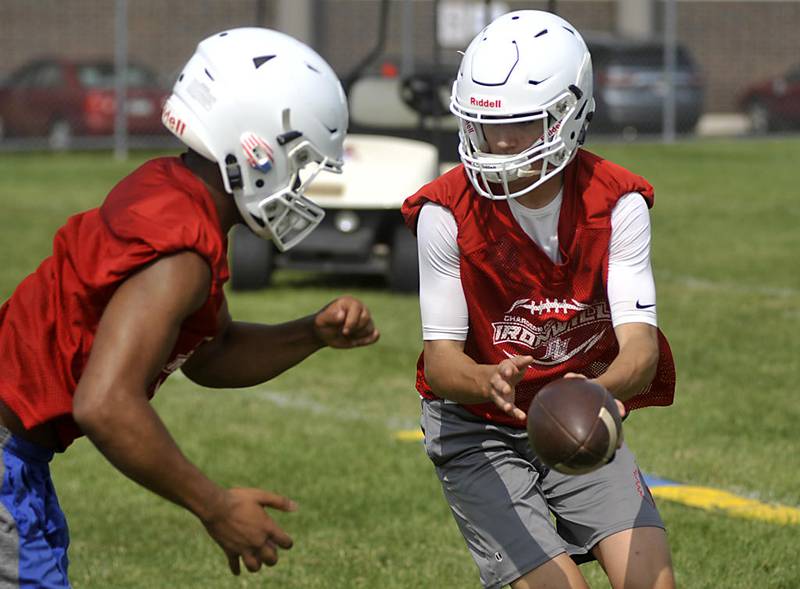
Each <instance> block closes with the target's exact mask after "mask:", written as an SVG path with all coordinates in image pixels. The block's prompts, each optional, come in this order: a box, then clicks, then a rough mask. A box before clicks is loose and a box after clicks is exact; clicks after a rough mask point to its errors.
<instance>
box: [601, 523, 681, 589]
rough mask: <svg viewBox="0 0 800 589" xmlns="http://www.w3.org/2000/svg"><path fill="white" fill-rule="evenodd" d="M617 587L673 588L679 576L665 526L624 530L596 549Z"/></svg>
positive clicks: (604, 540)
mask: <svg viewBox="0 0 800 589" xmlns="http://www.w3.org/2000/svg"><path fill="white" fill-rule="evenodd" d="M592 553H593V554H594V555H595V557H596V558H597V560H598V561H599V562H600V564H601V565H602V567H603V569H604V570H605V571H606V575H608V580H609V581H610V582H611V586H612V587H614V589H623V588H624V589H636V588H639V587H641V588H642V589H645V588H646V589H673V588H674V587H675V577H674V574H673V571H672V559H671V558H670V553H669V544H668V542H667V534H666V532H665V531H664V530H663V529H661V528H654V527H643V528H633V529H631V530H624V531H622V532H618V533H616V534H613V535H612V536H609V537H608V538H604V539H603V540H601V541H600V543H599V544H598V545H597V546H595V548H594V549H593V550H592Z"/></svg>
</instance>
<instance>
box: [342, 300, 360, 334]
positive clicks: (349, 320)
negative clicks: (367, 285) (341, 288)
mask: <svg viewBox="0 0 800 589" xmlns="http://www.w3.org/2000/svg"><path fill="white" fill-rule="evenodd" d="M362 308H363V307H362V305H361V303H358V302H356V301H347V304H346V305H345V306H344V311H345V318H344V322H343V324H342V333H343V334H345V335H347V334H349V333H352V332H353V331H354V330H356V329H357V328H358V320H359V318H360V317H361V309H362Z"/></svg>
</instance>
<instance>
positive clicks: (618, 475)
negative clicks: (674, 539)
mask: <svg viewBox="0 0 800 589" xmlns="http://www.w3.org/2000/svg"><path fill="white" fill-rule="evenodd" d="M542 489H543V491H544V493H545V496H546V497H547V500H548V503H549V504H550V506H551V508H552V509H553V512H554V513H555V515H556V518H557V522H558V523H557V529H558V531H559V534H560V535H561V537H562V538H564V540H565V541H566V542H567V547H568V552H569V553H570V554H571V555H572V556H573V557H574V558H577V559H578V560H579V561H581V562H585V561H587V560H594V558H598V560H601V559H602V560H601V564H603V565H608V568H607V569H606V570H607V574H608V576H609V580H610V581H611V583H612V585H613V586H614V587H615V588H622V587H626V588H627V587H639V586H640V585H638V584H630V585H629V584H628V583H634V582H635V581H637V580H639V579H642V580H644V582H645V584H644V585H641V586H642V587H644V586H648V585H647V584H646V583H647V582H648V580H654V579H658V578H659V575H662V571H665V572H664V573H663V574H664V575H665V577H664V578H669V579H671V578H672V569H671V565H670V564H669V549H668V548H667V544H666V535H665V533H664V524H663V522H662V520H661V516H660V515H659V513H658V509H657V508H656V505H655V502H654V500H653V497H652V495H651V494H650V490H649V489H648V488H647V485H646V484H645V482H644V480H643V479H642V477H641V474H640V472H639V468H638V467H637V465H636V460H635V458H634V456H633V453H632V452H631V451H630V449H629V448H628V447H627V445H625V444H623V445H622V447H621V448H620V449H619V450H618V451H617V453H616V455H615V457H614V460H613V461H612V462H610V463H609V464H607V465H605V466H603V467H601V468H599V469H597V470H596V471H594V472H591V473H588V474H585V475H578V476H568V475H562V474H560V473H557V472H555V471H551V472H549V473H548V474H547V475H546V476H545V477H544V478H543V480H542ZM626 539H627V540H631V542H627V543H626ZM640 541H642V542H643V544H640ZM601 544H602V545H603V551H602V553H601V552H600V545H601ZM651 551H652V552H653V553H652V554H645V553H650V552H651ZM626 567H628V568H626ZM667 586H669V585H667Z"/></svg>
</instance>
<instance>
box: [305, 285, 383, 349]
mask: <svg viewBox="0 0 800 589" xmlns="http://www.w3.org/2000/svg"><path fill="white" fill-rule="evenodd" d="M314 335H316V336H317V338H319V340H320V341H321V342H322V343H323V344H325V345H326V346H330V347H332V348H356V347H358V346H367V345H369V344H373V343H375V342H376V341H378V338H379V337H380V333H379V332H378V330H377V329H376V327H375V324H374V323H373V321H372V315H371V314H370V312H369V309H367V306H366V305H365V304H364V303H362V302H361V301H359V300H358V299H356V298H353V297H351V296H343V297H339V298H338V299H335V300H334V301H332V302H331V303H329V304H328V305H327V306H325V307H323V309H322V310H320V311H319V313H317V314H316V315H315V316H314Z"/></svg>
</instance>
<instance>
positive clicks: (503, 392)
mask: <svg viewBox="0 0 800 589" xmlns="http://www.w3.org/2000/svg"><path fill="white" fill-rule="evenodd" d="M424 354H425V379H426V380H427V381H428V384H429V385H430V386H431V388H432V389H433V391H434V392H435V393H436V394H437V395H438V396H440V397H442V398H444V399H449V400H451V401H456V402H457V403H462V404H464V405H470V404H475V403H487V402H492V403H494V404H495V405H497V406H498V407H499V408H500V409H502V410H503V411H504V412H505V413H507V414H508V415H510V416H511V417H514V418H516V419H525V417H526V416H525V412H524V411H522V410H521V409H520V408H519V407H517V406H516V405H515V404H514V397H515V387H516V386H517V384H518V383H519V381H520V380H522V377H523V376H524V375H525V370H526V369H527V368H528V366H529V365H530V363H531V362H532V361H533V358H532V357H530V356H514V357H512V358H508V359H507V360H503V361H502V362H500V363H499V364H478V363H477V362H475V360H473V359H472V358H470V357H469V356H467V355H466V354H465V353H464V342H462V341H455V340H425V348H424Z"/></svg>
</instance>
